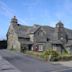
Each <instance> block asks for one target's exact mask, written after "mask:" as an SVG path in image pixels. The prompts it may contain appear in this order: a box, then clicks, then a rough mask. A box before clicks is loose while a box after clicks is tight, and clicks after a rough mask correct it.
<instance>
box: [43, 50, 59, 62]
mask: <svg viewBox="0 0 72 72" xmlns="http://www.w3.org/2000/svg"><path fill="white" fill-rule="evenodd" d="M43 57H44V58H45V60H50V61H57V60H58V58H59V53H58V52H56V51H53V50H47V51H44V53H43Z"/></svg>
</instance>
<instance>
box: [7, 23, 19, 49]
mask: <svg viewBox="0 0 72 72" xmlns="http://www.w3.org/2000/svg"><path fill="white" fill-rule="evenodd" d="M7 48H8V49H12V48H13V49H15V50H20V43H19V41H18V37H17V34H16V33H15V31H14V29H13V26H12V24H11V25H10V28H9V32H8V35H7Z"/></svg>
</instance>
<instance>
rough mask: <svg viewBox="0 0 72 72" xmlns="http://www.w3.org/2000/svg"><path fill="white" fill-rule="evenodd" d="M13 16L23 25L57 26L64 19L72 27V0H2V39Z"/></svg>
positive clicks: (0, 31) (0, 20)
mask: <svg viewBox="0 0 72 72" xmlns="http://www.w3.org/2000/svg"><path fill="white" fill-rule="evenodd" d="M13 16H16V17H17V19H18V22H19V23H20V24H22V25H30V26H32V25H33V24H39V25H48V26H52V27H55V25H56V23H57V22H58V21H62V23H63V24H64V26H65V27H66V28H69V29H72V0H0V40H2V39H6V33H7V31H8V28H9V25H10V20H11V18H13Z"/></svg>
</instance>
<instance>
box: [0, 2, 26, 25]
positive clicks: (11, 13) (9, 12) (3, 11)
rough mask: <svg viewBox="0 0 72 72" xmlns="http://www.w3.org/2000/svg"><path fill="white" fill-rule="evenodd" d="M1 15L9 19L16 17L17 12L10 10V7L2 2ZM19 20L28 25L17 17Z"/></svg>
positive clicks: (0, 4) (0, 5)
mask: <svg viewBox="0 0 72 72" xmlns="http://www.w3.org/2000/svg"><path fill="white" fill-rule="evenodd" d="M0 13H1V14H3V15H4V16H6V17H8V18H12V17H13V16H15V15H16V12H15V10H13V9H11V8H9V7H8V5H7V4H6V3H4V2H2V1H0ZM17 19H18V20H19V21H20V22H21V23H23V24H25V23H26V22H25V21H24V20H22V19H21V18H20V17H18V16H17Z"/></svg>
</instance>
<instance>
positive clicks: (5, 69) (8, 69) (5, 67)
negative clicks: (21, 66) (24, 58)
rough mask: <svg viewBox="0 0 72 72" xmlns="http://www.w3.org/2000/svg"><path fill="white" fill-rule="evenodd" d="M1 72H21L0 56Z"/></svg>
mask: <svg viewBox="0 0 72 72" xmlns="http://www.w3.org/2000/svg"><path fill="white" fill-rule="evenodd" d="M0 72H21V71H19V70H18V69H17V68H16V67H15V66H13V65H12V64H11V63H9V62H8V61H6V60H5V59H3V58H2V56H0Z"/></svg>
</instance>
